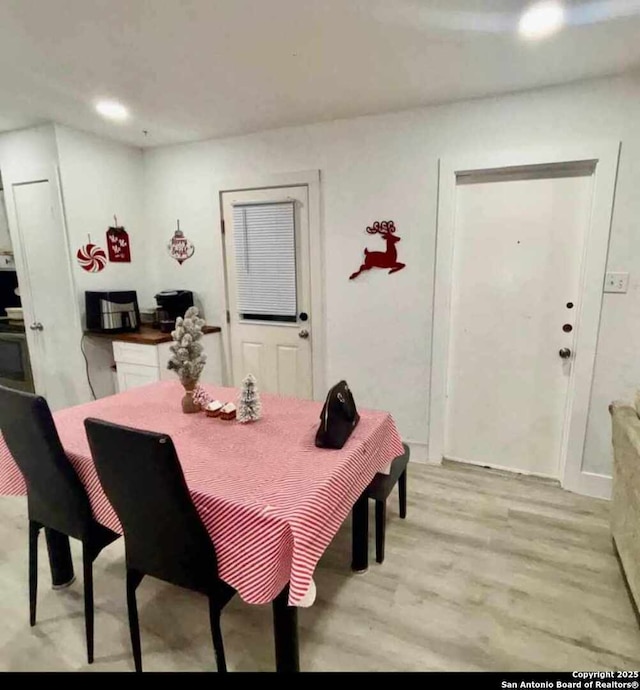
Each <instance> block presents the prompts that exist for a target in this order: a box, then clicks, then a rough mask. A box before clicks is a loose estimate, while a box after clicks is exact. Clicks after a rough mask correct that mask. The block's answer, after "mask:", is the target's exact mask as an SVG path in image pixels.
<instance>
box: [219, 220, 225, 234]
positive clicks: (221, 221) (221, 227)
mask: <svg viewBox="0 0 640 690" xmlns="http://www.w3.org/2000/svg"><path fill="white" fill-rule="evenodd" d="M220 231H221V232H222V234H223V235H224V233H225V230H224V218H220Z"/></svg>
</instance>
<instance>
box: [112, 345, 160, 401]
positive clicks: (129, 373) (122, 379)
mask: <svg viewBox="0 0 640 690" xmlns="http://www.w3.org/2000/svg"><path fill="white" fill-rule="evenodd" d="M139 347H153V346H152V345H140V346H139ZM116 366H117V373H118V391H119V392H122V391H128V390H129V389H130V388H137V387H138V386H146V385H147V384H148V383H155V382H156V381H159V380H160V370H159V369H158V367H147V366H144V365H142V364H128V363H126V362H118V363H117V364H116Z"/></svg>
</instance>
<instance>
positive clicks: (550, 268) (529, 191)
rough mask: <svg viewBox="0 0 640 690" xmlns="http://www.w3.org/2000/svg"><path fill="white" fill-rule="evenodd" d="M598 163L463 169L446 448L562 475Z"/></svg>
mask: <svg viewBox="0 0 640 690" xmlns="http://www.w3.org/2000/svg"><path fill="white" fill-rule="evenodd" d="M592 195H593V175H592V168H589V169H588V170H583V169H582V168H580V167H579V166H578V167H577V168H576V170H574V171H572V170H569V171H568V172H567V173H566V175H560V174H559V173H554V170H551V171H543V172H540V173H538V172H535V171H534V172H531V173H530V174H523V173H513V174H509V173H504V174H499V175H492V174H484V173H478V174H476V175H475V176H471V177H469V178H463V179H461V180H459V181H458V187H457V190H456V227H455V248H454V258H453V280H452V290H451V330H450V333H451V335H450V345H449V346H450V350H449V374H448V405H447V425H446V441H445V455H446V457H449V458H452V459H457V460H464V461H469V462H475V463H479V464H483V465H489V466H494V467H502V468H506V469H511V470H516V471H523V472H530V473H534V474H540V475H546V476H552V477H557V476H558V475H559V469H560V467H559V462H560V456H561V446H562V441H563V434H564V421H565V411H566V404H567V390H568V383H569V377H570V376H571V368H572V362H573V358H574V357H575V356H579V353H575V352H574V337H575V328H576V327H577V323H576V314H577V313H578V309H577V306H578V302H579V299H580V293H581V288H580V276H581V271H582V259H583V255H584V239H585V231H586V229H587V228H588V225H589V214H590V212H591V205H592Z"/></svg>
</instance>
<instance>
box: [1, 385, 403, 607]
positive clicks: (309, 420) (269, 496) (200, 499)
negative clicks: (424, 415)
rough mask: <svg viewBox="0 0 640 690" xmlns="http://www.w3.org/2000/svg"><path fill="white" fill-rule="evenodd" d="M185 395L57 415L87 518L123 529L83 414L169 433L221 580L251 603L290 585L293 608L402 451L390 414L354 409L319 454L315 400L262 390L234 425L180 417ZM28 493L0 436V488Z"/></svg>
mask: <svg viewBox="0 0 640 690" xmlns="http://www.w3.org/2000/svg"><path fill="white" fill-rule="evenodd" d="M205 389H207V390H208V392H209V393H210V394H211V395H212V396H214V397H215V398H217V399H219V400H222V401H230V400H231V401H235V398H236V395H237V392H236V390H235V389H232V388H213V387H211V386H205ZM182 395H183V390H182V388H181V386H180V385H179V383H177V382H161V383H155V384H152V385H149V386H144V387H142V388H135V389H133V390H130V391H127V392H125V393H120V394H118V395H113V396H110V397H108V398H102V399H100V400H97V401H95V402H91V403H87V404H84V405H78V406H77V407H71V408H68V409H65V410H60V411H59V412H56V413H55V414H54V418H55V422H56V426H57V428H58V433H59V434H60V439H61V441H62V445H63V447H64V449H65V451H66V453H67V455H68V457H69V459H70V460H71V462H72V464H73V466H74V467H75V469H76V471H77V473H78V475H79V477H80V479H81V481H82V483H83V484H84V486H85V487H86V489H87V493H88V495H89V499H90V501H91V507H92V509H93V512H94V515H95V516H96V518H97V520H99V521H100V522H101V523H103V524H104V525H106V526H107V527H110V528H111V529H113V530H115V531H117V532H121V531H122V529H121V527H120V524H119V522H118V519H117V517H116V515H115V513H114V511H113V508H112V507H111V504H110V503H109V502H108V500H107V498H106V496H105V495H104V492H103V491H102V487H101V485H100V482H99V480H98V477H97V474H96V471H95V467H94V464H93V461H92V459H91V455H90V452H89V446H88V443H87V439H86V435H85V430H84V420H85V419H86V418H87V417H97V418H99V419H105V420H107V421H110V422H115V423H118V424H126V425H128V426H132V427H136V428H139V429H145V430H149V431H158V432H162V433H165V434H168V435H170V436H171V437H172V439H173V442H174V444H175V447H176V450H177V452H178V456H179V458H180V464H181V465H182V469H183V471H184V475H185V479H186V482H187V485H188V487H189V490H190V492H191V496H192V498H193V502H194V504H195V506H196V508H197V510H198V513H199V514H200V516H201V518H202V520H203V522H204V524H205V526H206V528H207V530H208V532H209V534H210V535H211V539H212V541H213V543H214V545H215V548H216V552H217V556H218V568H219V573H220V577H221V578H222V579H223V580H224V581H225V582H227V583H228V584H229V585H231V586H232V587H234V588H235V589H236V590H237V591H238V593H239V594H240V596H241V597H242V598H243V599H244V600H245V601H246V602H248V603H251V604H264V603H267V602H269V601H272V600H273V599H274V598H275V597H276V596H277V595H278V593H279V592H280V591H281V590H282V588H283V587H284V586H285V585H286V584H287V582H289V583H290V594H289V603H290V604H291V605H295V604H298V603H299V602H300V601H301V599H302V598H303V597H304V595H305V594H306V593H307V591H308V589H309V587H310V585H311V582H312V577H313V572H314V569H315V567H316V564H317V562H318V560H319V559H320V557H321V556H322V554H323V553H324V551H325V549H326V548H327V546H328V545H329V542H330V541H331V539H332V538H333V536H334V535H335V533H336V532H337V531H338V528H339V527H340V525H341V524H342V522H343V521H344V519H345V518H346V516H347V515H348V514H349V511H350V510H351V508H352V507H353V504H354V503H355V501H356V500H357V498H358V497H359V496H360V494H361V493H362V491H363V490H364V489H365V487H366V486H367V485H368V484H369V482H370V481H371V480H372V479H373V477H374V475H375V474H376V472H379V471H382V470H383V469H384V468H386V467H387V466H388V464H389V463H390V462H391V460H392V459H393V458H394V457H396V456H398V455H400V454H401V453H402V452H403V448H402V443H401V440H400V436H399V434H398V431H397V429H396V425H395V423H394V421H393V419H392V417H391V415H389V414H388V413H387V412H375V411H370V410H361V411H360V416H361V418H360V423H359V424H358V426H357V427H356V429H355V430H354V432H353V433H352V435H351V437H350V439H349V440H348V442H347V443H346V445H345V446H344V448H342V450H324V449H319V448H316V447H315V445H314V438H315V432H316V429H317V427H318V424H319V415H320V410H321V407H322V405H321V403H318V402H313V401H309V400H299V399H296V398H283V397H279V396H274V395H267V394H263V395H262V403H263V418H262V419H261V420H259V421H258V422H254V423H252V424H239V423H237V422H225V421H222V420H220V419H214V418H210V417H207V416H206V415H204V414H183V413H182V411H181V409H180V400H181V398H182ZM132 462H135V458H132ZM25 493H26V487H25V484H24V481H23V479H22V475H21V474H20V471H19V470H18V468H17V466H16V464H15V462H14V461H13V458H12V457H11V455H10V453H9V451H8V449H7V447H6V445H5V443H4V442H3V440H2V438H1V437H0V495H22V494H25Z"/></svg>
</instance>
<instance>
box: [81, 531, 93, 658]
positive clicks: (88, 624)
mask: <svg viewBox="0 0 640 690" xmlns="http://www.w3.org/2000/svg"><path fill="white" fill-rule="evenodd" d="M82 570H83V573H82V574H83V578H84V627H85V633H86V636H87V661H88V662H89V663H90V664H92V663H93V558H92V553H91V549H90V547H89V544H87V543H86V542H82Z"/></svg>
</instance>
